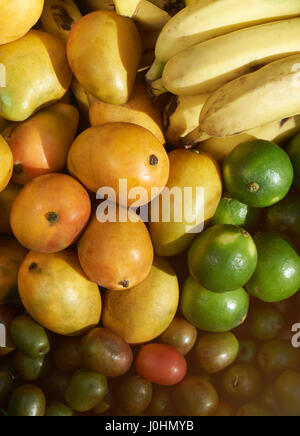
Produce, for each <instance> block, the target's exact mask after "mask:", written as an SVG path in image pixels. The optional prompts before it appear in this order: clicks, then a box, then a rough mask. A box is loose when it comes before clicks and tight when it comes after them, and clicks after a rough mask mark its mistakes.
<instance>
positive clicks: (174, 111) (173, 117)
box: [163, 94, 210, 147]
mask: <svg viewBox="0 0 300 436" xmlns="http://www.w3.org/2000/svg"><path fill="white" fill-rule="evenodd" d="M209 96H210V94H202V95H195V96H191V97H178V96H176V95H174V96H172V97H171V99H170V101H169V103H168V104H167V106H166V107H165V109H164V112H163V120H164V128H165V135H166V139H167V143H168V144H169V145H172V146H173V147H181V146H183V144H182V142H181V141H182V138H184V136H185V135H188V134H189V133H190V132H192V131H193V130H194V129H195V128H196V127H197V126H198V124H199V117H200V113H201V110H202V108H203V106H204V103H205V102H206V101H207V99H208V97H209ZM207 138H208V137H207V135H206V134H204V133H203V135H202V136H201V138H200V137H198V141H199V142H200V141H201V140H202V141H204V140H205V139H207Z"/></svg>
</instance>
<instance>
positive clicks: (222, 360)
mask: <svg viewBox="0 0 300 436" xmlns="http://www.w3.org/2000/svg"><path fill="white" fill-rule="evenodd" d="M238 352H239V342H238V340H237V338H236V337H235V336H234V334H233V333H230V332H228V333H211V334H206V335H202V336H200V338H199V339H198V342H197V344H196V346H195V360H196V362H197V363H198V364H199V366H200V367H201V369H202V370H203V371H205V372H206V373H208V374H214V373H217V372H220V371H222V370H223V369H225V368H226V367H227V366H230V365H231V364H232V363H233V362H234V361H235V359H236V358H237V355H238Z"/></svg>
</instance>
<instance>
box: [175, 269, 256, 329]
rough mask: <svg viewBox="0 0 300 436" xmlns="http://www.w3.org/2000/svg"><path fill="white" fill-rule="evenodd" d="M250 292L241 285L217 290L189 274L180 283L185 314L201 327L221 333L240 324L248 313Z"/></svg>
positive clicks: (190, 320) (182, 308)
mask: <svg viewBox="0 0 300 436" xmlns="http://www.w3.org/2000/svg"><path fill="white" fill-rule="evenodd" d="M248 309H249V296H248V294H247V292H246V291H245V290H244V289H243V288H240V289H237V290H234V291H231V292H224V293H222V294H217V293H215V292H211V291H209V290H207V289H205V288H203V286H201V285H200V284H199V283H198V282H196V281H195V280H194V279H193V278H192V277H189V278H188V279H187V280H186V282H185V284H184V287H183V292H182V296H181V310H182V313H183V315H184V316H185V318H186V319H187V320H188V321H189V322H191V323H192V324H194V325H195V326H196V327H198V328H199V329H201V330H204V331H207V332H210V333H223V332H227V331H230V330H232V329H234V328H236V327H238V326H239V325H240V324H242V323H243V322H244V321H245V319H246V317H247V313H248Z"/></svg>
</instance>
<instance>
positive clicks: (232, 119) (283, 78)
mask: <svg viewBox="0 0 300 436" xmlns="http://www.w3.org/2000/svg"><path fill="white" fill-rule="evenodd" d="M299 113H300V55H299V54H298V55H294V56H288V57H286V58H284V59H280V60H278V61H275V62H272V63H270V64H268V65H266V66H264V67H263V68H261V69H259V70H257V71H255V72H254V73H250V74H247V75H245V76H241V77H239V78H237V79H235V80H233V81H232V82H229V83H227V84H226V85H224V86H223V87H221V88H220V89H218V90H217V91H216V92H214V93H213V94H212V95H211V97H210V98H209V99H208V100H207V102H206V103H205V105H204V107H203V109H202V111H201V114H200V119H199V127H200V129H201V130H203V131H204V132H205V133H207V134H208V135H210V136H216V137H224V136H233V135H236V134H239V133H243V132H245V131H248V130H250V129H254V128H256V127H258V126H260V125H262V124H268V123H271V122H273V121H276V120H281V119H284V118H289V117H292V116H295V115H297V114H299Z"/></svg>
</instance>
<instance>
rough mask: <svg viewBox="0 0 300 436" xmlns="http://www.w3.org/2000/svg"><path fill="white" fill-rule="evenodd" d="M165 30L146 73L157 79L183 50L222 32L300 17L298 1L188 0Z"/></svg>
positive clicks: (148, 76)
mask: <svg viewBox="0 0 300 436" xmlns="http://www.w3.org/2000/svg"><path fill="white" fill-rule="evenodd" d="M186 6H187V7H186V8H184V9H183V10H182V11H180V12H179V13H178V14H176V15H175V16H174V17H173V18H171V20H170V21H169V22H168V23H167V24H166V25H165V27H164V28H163V29H162V32H161V34H160V36H159V38H158V41H157V44H156V51H155V56H156V63H155V65H154V66H153V68H152V69H151V70H150V72H149V73H148V75H147V79H148V80H156V79H158V78H159V77H160V76H159V74H160V71H161V68H159V67H158V65H157V64H158V63H160V64H162V65H164V64H165V63H166V62H168V61H169V60H170V59H171V58H172V57H174V56H175V55H177V54H178V53H180V52H181V51H183V50H185V49H187V48H189V47H191V46H193V45H195V44H199V43H200V42H204V41H207V40H209V39H211V38H215V37H217V36H220V35H224V34H227V33H231V32H233V31H236V30H239V29H243V28H247V27H249V26H254V25H257V24H262V23H266V22H271V21H276V20H279V19H286V18H291V17H297V16H299V15H300V2H299V0H242V1H237V0H189V1H186Z"/></svg>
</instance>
